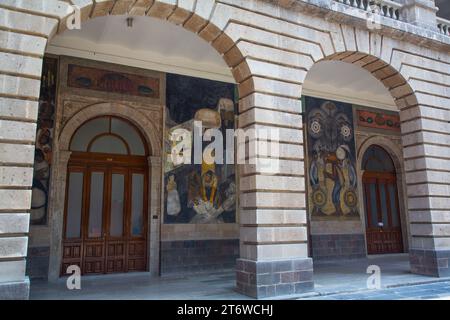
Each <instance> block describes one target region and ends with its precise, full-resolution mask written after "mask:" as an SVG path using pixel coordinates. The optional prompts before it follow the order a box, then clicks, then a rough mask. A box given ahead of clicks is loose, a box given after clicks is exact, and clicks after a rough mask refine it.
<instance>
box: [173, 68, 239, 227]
mask: <svg viewBox="0 0 450 320" xmlns="http://www.w3.org/2000/svg"><path fill="white" fill-rule="evenodd" d="M234 95H235V85H233V84H228V83H223V82H217V81H211V80H205V79H198V78H192V77H186V76H180V75H173V74H168V75H167V109H166V130H167V132H166V138H165V141H164V143H165V153H166V161H165V177H164V178H165V186H166V187H165V215H164V223H173V224H175V223H176V224H180V223H181V224H182V223H195V224H205V223H235V222H236V181H235V167H234V165H228V164H224V163H219V162H221V161H216V155H215V152H214V149H212V150H211V151H210V152H209V153H208V152H206V151H207V148H208V145H209V144H210V143H211V142H210V141H208V142H207V141H203V142H200V143H201V144H202V150H203V152H204V153H206V154H207V155H208V157H204V158H203V159H202V162H201V163H198V164H195V161H194V152H193V149H194V139H195V138H194V122H196V121H199V122H201V124H202V129H203V133H204V132H205V131H206V130H208V129H219V130H220V131H221V132H222V133H223V137H224V141H223V143H224V145H226V139H227V137H226V134H225V130H227V129H234V126H235V121H234V118H235V101H236V100H235V96H234ZM180 129H182V130H180ZM175 132H179V133H180V134H181V136H182V140H183V141H185V142H186V141H187V147H186V150H183V151H182V155H183V157H184V156H186V157H187V158H189V159H192V161H191V164H184V163H183V162H182V161H180V163H174V161H173V159H174V157H172V156H171V155H172V154H173V152H174V146H175V145H176V144H177V141H176V140H177V138H176V137H174V136H173V134H174V133H175ZM177 153H178V152H175V154H177ZM180 155H181V154H180ZM183 157H180V158H183Z"/></svg>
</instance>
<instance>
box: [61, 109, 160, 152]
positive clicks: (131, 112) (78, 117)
mask: <svg viewBox="0 0 450 320" xmlns="http://www.w3.org/2000/svg"><path fill="white" fill-rule="evenodd" d="M102 115H112V116H119V117H121V118H125V119H127V120H129V121H131V122H132V123H133V124H134V125H135V126H136V127H137V128H138V129H139V130H141V132H142V133H143V134H144V137H145V139H146V142H147V144H148V146H149V150H150V155H151V156H154V157H157V156H160V155H161V139H160V137H158V136H157V132H156V130H154V124H153V123H152V122H151V121H149V120H148V118H147V117H146V116H145V115H144V114H143V113H141V112H139V111H138V110H136V109H135V108H131V107H128V106H127V105H124V104H121V103H96V104H93V105H90V106H88V107H85V108H83V109H81V110H80V111H78V112H77V113H75V114H74V115H73V116H72V117H71V118H70V119H69V120H68V121H67V122H66V124H65V125H64V127H63V128H62V130H61V133H60V135H59V149H60V150H69V144H70V139H71V138H72V136H73V134H74V133H75V131H76V130H77V129H78V128H79V127H80V125H82V124H83V123H84V122H86V121H88V120H90V119H92V118H95V117H98V116H102Z"/></svg>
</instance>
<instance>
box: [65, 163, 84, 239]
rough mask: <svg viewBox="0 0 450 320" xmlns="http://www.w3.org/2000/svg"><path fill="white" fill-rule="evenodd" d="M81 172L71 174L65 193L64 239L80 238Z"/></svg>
mask: <svg viewBox="0 0 450 320" xmlns="http://www.w3.org/2000/svg"><path fill="white" fill-rule="evenodd" d="M83 176H84V174H83V172H71V173H70V175H69V190H68V193H67V196H68V200H67V220H66V238H67V239H73V238H80V237H81V210H82V204H83Z"/></svg>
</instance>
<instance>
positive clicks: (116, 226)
mask: <svg viewBox="0 0 450 320" xmlns="http://www.w3.org/2000/svg"><path fill="white" fill-rule="evenodd" d="M124 186H125V176H124V175H123V174H113V175H112V177H111V225H110V230H109V232H110V235H111V236H112V237H121V236H122V235H123V209H124Z"/></svg>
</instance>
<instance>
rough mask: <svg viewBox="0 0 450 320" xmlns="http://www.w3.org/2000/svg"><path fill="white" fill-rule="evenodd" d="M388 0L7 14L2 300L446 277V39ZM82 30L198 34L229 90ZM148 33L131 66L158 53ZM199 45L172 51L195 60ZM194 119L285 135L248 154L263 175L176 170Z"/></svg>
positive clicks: (187, 3)
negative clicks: (94, 283)
mask: <svg viewBox="0 0 450 320" xmlns="http://www.w3.org/2000/svg"><path fill="white" fill-rule="evenodd" d="M372 2H373V1H365V0H360V1H358V0H355V1H353V0H339V1H335V0H308V1H306V0H285V1H283V0H278V1H266V0H251V1H248V0H245V1H243V0H220V1H218V0H155V1H153V0H137V1H135V0H102V1H99V0H97V1H92V0H70V1H62V0H61V1H58V0H45V1H18V0H2V1H1V2H0V55H2V57H1V59H0V79H1V80H0V81H1V86H0V90H1V91H0V150H1V152H0V297H1V298H27V297H28V293H29V287H30V281H29V278H30V277H31V278H33V277H41V278H42V277H43V278H47V279H48V280H49V281H56V280H58V279H59V278H60V277H62V276H64V275H66V272H67V268H69V267H70V266H72V265H76V266H79V267H80V268H81V272H82V273H83V274H84V275H89V274H106V273H122V272H148V273H149V276H155V277H156V276H159V275H161V274H163V275H164V274H170V273H186V272H187V273H192V272H200V271H207V270H217V269H227V268H235V269H236V286H237V290H238V291H239V292H241V293H244V294H246V295H249V296H252V297H257V298H263V297H273V296H281V295H286V294H296V293H301V292H305V291H308V290H311V289H312V288H313V286H314V281H313V270H314V266H313V261H319V260H333V259H356V258H361V257H366V256H367V255H371V254H390V253H400V252H408V253H409V256H410V266H411V271H412V272H413V273H417V274H423V275H429V276H432V277H444V276H450V269H449V265H448V264H449V259H450V209H449V208H450V187H449V186H450V166H449V163H450V162H449V160H450V125H449V121H450V89H449V88H450V22H449V21H448V20H446V19H445V18H441V17H438V16H437V12H438V8H437V7H436V4H438V5H441V3H435V1H434V0H398V1H387V0H381V1H378V2H377V1H375V2H376V3H375V2H374V3H372ZM78 9H79V11H78ZM78 12H79V15H78ZM78 16H79V17H80V22H81V23H80V26H81V30H80V32H83V26H86V28H89V24H90V23H95V21H106V22H108V23H109V22H110V21H113V20H108V19H116V18H117V19H120V21H122V22H123V23H124V24H125V22H126V23H127V24H128V27H129V28H132V24H133V19H129V18H132V17H135V18H136V22H137V21H141V20H137V19H138V18H148V19H155V18H157V19H159V20H158V21H161V20H163V21H164V24H163V25H162V26H163V28H166V29H165V30H169V31H170V32H171V30H172V28H175V29H176V30H181V29H182V28H184V29H185V30H187V31H186V32H190V33H191V36H194V38H198V39H201V40H202V41H203V42H202V44H203V45H206V46H207V47H208V48H212V49H214V50H215V51H216V52H217V55H220V57H221V59H222V61H223V62H224V65H225V68H226V69H228V70H229V71H230V73H229V76H228V78H227V76H223V75H220V74H218V73H216V74H215V75H213V73H214V70H212V69H211V68H209V71H210V72H209V73H208V72H207V71H208V70H206V69H208V68H206V67H205V69H204V70H203V71H202V72H193V71H192V70H193V69H194V68H193V67H192V66H190V65H189V64H187V63H180V65H181V64H183V65H184V69H177V68H174V67H167V66H169V62H168V61H169V60H168V59H169V58H166V60H164V59H163V60H160V61H159V63H155V64H153V65H152V66H151V65H149V64H145V65H144V63H143V62H142V61H144V60H145V58H144V56H143V57H142V59H139V58H138V57H137V56H136V57H130V56H129V57H127V56H126V51H120V50H119V49H117V48H114V47H113V46H108V43H103V44H102V45H103V49H104V51H103V52H100V51H99V50H97V49H98V48H100V47H98V46H97V47H96V48H97V49H92V48H91V47H89V46H95V45H96V42H100V39H98V38H95V37H94V38H92V39H90V42H89V41H87V40H86V38H84V39H82V38H83V36H80V37H79V38H80V39H81V40H77V41H78V42H76V41H71V40H73V39H74V38H64V37H65V36H66V35H69V34H70V35H73V32H74V31H73V30H68V29H71V28H72V27H73V26H74V25H76V24H77V19H78ZM114 17H116V18H114ZM127 18H128V19H127ZM100 19H104V20H100ZM155 20H156V19H155ZM152 21H153V20H152ZM108 26H109V27H111V30H112V31H113V33H114V30H115V29H114V28H113V24H112V22H111V24H110V25H108ZM91 27H92V25H91ZM136 27H138V26H137V25H136ZM92 28H93V29H95V26H94V27H92ZM92 28H91V30H92ZM175 29H173V30H175ZM139 30H141V32H140V33H137V34H136V33H135V34H133V39H135V41H137V42H134V45H136V48H134V47H130V48H129V49H130V50H131V51H133V50H134V51H136V52H137V51H139V50H140V47H138V44H139V43H141V42H142V43H144V42H146V41H147V42H148V41H150V40H149V37H150V36H151V35H149V34H150V33H151V30H150V29H139ZM71 32H72V33H71ZM103 32H105V33H106V32H107V31H106V30H104V31H103ZM115 36H116V37H117V38H121V39H122V40H121V41H126V40H127V38H129V37H128V36H127V35H126V34H125V33H124V34H120V33H115ZM166 36H167V34H166ZM184 37H187V36H185V35H183V37H182V38H176V37H175V33H174V34H173V37H172V36H171V35H169V36H168V37H165V38H164V43H166V44H168V43H170V44H171V45H175V44H177V43H176V41H177V40H178V41H180V46H181V47H182V48H181V51H183V50H185V48H184V47H183V43H182V41H183V40H182V39H186V38H184ZM83 41H84V42H83ZM199 46H200V44H199ZM202 48H203V47H202ZM121 50H122V49H121ZM202 50H203V49H202ZM205 50H206V49H205ZM119 51H120V53H121V57H122V58H120V59H119V58H117V57H118V56H119ZM131 51H130V52H131ZM200 51H201V50H200ZM196 54H198V55H200V53H199V52H197V53H196ZM113 56H115V58H112V57H113ZM164 61H165V62H167V63H166V64H164ZM190 67H192V68H191V69H192V70H191V71H189V70H188V69H189V68H190ZM345 67H347V68H349V69H345ZM342 68H344V69H342ZM205 70H206V71H205ZM341 72H342V73H341ZM346 72H348V73H349V74H350V73H352V74H356V75H358V74H359V75H360V78H358V77H356V80H355V82H356V83H357V84H358V85H359V86H360V87H359V89H357V90H355V89H352V90H353V91H351V90H350V91H349V90H347V91H346V90H345V88H347V87H348V86H347V83H345V81H346V79H348V78H346V77H347V76H348V75H346ZM358 72H361V73H358ZM332 75H334V77H335V78H336V79H334V84H335V85H334V86H330V87H327V86H326V83H325V82H324V81H325V80H326V79H327V77H332ZM358 79H359V80H358ZM365 79H366V80H365ZM364 86H365V87H364ZM352 88H358V87H357V86H356V87H355V85H353V87H352ZM377 88H380V89H379V90H381V91H379V92H380V93H379V94H378V95H376V94H374V95H373V96H369V94H365V93H364V92H372V93H374V92H375V91H376V90H378V89H377ZM336 89H338V90H336ZM358 90H360V91H361V92H363V94H361V93H358V92H357V91H358ZM383 90H385V91H383ZM377 92H378V91H377ZM194 121H201V122H202V124H203V127H204V129H219V130H221V131H222V132H225V131H226V130H227V129H243V130H252V129H255V130H258V129H261V128H267V129H275V130H276V131H277V132H278V135H279V136H278V142H277V143H276V147H277V150H279V156H278V157H276V158H274V157H270V156H268V155H267V153H266V152H263V151H264V150H262V148H260V147H258V146H259V144H260V140H258V139H250V140H249V141H248V142H247V143H246V145H247V149H248V150H251V151H252V153H251V156H250V157H249V158H250V159H247V160H252V161H249V162H248V163H247V164H239V165H237V164H229V163H227V164H224V163H220V162H218V161H213V162H212V163H210V162H206V161H201V162H200V163H197V164H192V165H190V164H189V165H186V164H185V165H179V164H176V163H171V162H170V161H168V158H169V156H170V154H171V152H172V151H171V150H172V146H173V145H172V144H171V143H172V142H173V140H171V139H170V137H173V134H174V132H179V131H176V129H183V130H184V131H183V132H187V134H192V132H194V129H193V125H194ZM225 140H226V139H225ZM228 141H229V140H228ZM194 144H195V141H194ZM200 147H201V150H203V149H204V148H205V145H201V146H200ZM214 156H217V153H216V154H215V155H214Z"/></svg>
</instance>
